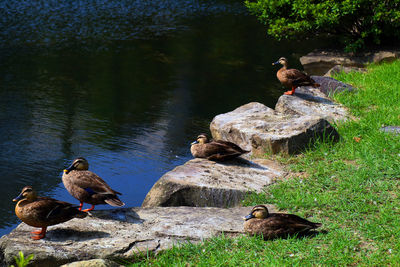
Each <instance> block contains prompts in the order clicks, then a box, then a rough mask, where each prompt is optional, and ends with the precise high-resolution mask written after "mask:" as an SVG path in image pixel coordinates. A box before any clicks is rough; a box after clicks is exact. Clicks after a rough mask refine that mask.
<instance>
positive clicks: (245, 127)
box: [210, 96, 339, 157]
mask: <svg viewBox="0 0 400 267" xmlns="http://www.w3.org/2000/svg"><path fill="white" fill-rule="evenodd" d="M285 97H286V96H285ZM281 98H282V97H281ZM297 98H298V97H296V96H291V98H290V99H291V101H294V100H295V99H297ZM210 130H211V133H212V136H213V137H214V138H215V139H222V140H226V141H230V142H233V143H236V144H237V145H239V146H240V147H242V148H243V149H245V150H251V151H252V155H253V156H255V157H263V156H264V154H265V153H271V154H278V153H283V154H295V153H299V152H301V151H303V150H304V149H306V148H307V147H308V146H309V144H310V143H311V142H313V141H314V140H315V139H316V138H319V137H324V136H330V137H331V138H333V139H334V140H338V139H339V134H338V133H337V131H336V130H335V129H334V128H333V127H332V126H331V125H330V124H329V122H328V121H327V120H326V119H324V118H321V117H320V116H318V115H315V114H309V115H293V114H289V113H288V112H284V111H283V110H281V112H278V111H276V110H273V109H271V108H269V107H267V106H265V105H263V104H261V103H257V102H252V103H249V104H246V105H243V106H241V107H239V108H237V109H235V110H233V111H231V112H228V113H225V114H220V115H218V116H216V117H215V118H214V119H213V121H212V122H211V124H210Z"/></svg>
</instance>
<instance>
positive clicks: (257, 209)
mask: <svg viewBox="0 0 400 267" xmlns="http://www.w3.org/2000/svg"><path fill="white" fill-rule="evenodd" d="M268 214H269V212H268V209H267V207H266V206H264V205H257V206H254V207H253V209H252V210H251V212H250V214H249V215H247V216H246V217H244V220H245V221H247V220H250V219H252V218H257V219H265V218H267V217H268Z"/></svg>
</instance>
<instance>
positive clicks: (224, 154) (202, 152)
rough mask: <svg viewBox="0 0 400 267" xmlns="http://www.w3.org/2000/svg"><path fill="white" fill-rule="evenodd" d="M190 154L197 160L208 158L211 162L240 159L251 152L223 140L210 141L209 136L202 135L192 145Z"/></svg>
mask: <svg viewBox="0 0 400 267" xmlns="http://www.w3.org/2000/svg"><path fill="white" fill-rule="evenodd" d="M190 152H191V153H192V155H193V157H195V158H206V159H209V160H217V161H222V160H227V159H232V158H235V157H238V156H240V155H242V154H245V153H249V152H250V151H247V150H243V149H241V148H240V147H239V146H238V145H236V144H234V143H232V142H228V141H222V140H212V141H211V142H210V141H209V140H208V137H207V135H205V134H200V135H199V136H197V140H196V141H194V142H193V143H191V146H190Z"/></svg>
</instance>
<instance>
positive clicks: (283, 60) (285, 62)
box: [272, 57, 288, 66]
mask: <svg viewBox="0 0 400 267" xmlns="http://www.w3.org/2000/svg"><path fill="white" fill-rule="evenodd" d="M277 64H281V65H283V66H287V64H288V60H287V59H286V58H285V57H281V58H280V59H278V61H276V62H274V63H272V65H277Z"/></svg>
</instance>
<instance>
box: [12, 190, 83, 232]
mask: <svg viewBox="0 0 400 267" xmlns="http://www.w3.org/2000/svg"><path fill="white" fill-rule="evenodd" d="M13 201H18V203H17V205H16V206H15V214H16V215H17V217H18V218H20V219H21V220H22V221H23V222H24V223H26V224H27V225H30V226H33V227H41V228H42V229H41V230H40V231H33V232H32V234H34V235H33V236H32V237H31V238H32V239H35V240H39V239H42V238H44V237H45V236H46V230H47V226H50V225H55V224H59V223H63V222H66V221H69V220H71V219H73V218H84V217H86V215H87V213H85V212H82V211H79V210H78V207H77V206H73V205H72V204H70V203H68V202H64V201H60V200H56V199H52V198H49V197H39V196H37V194H36V192H35V191H34V190H33V188H32V187H31V186H25V187H24V188H23V189H22V191H21V193H20V194H19V196H17V197H16V198H14V199H13Z"/></svg>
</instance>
